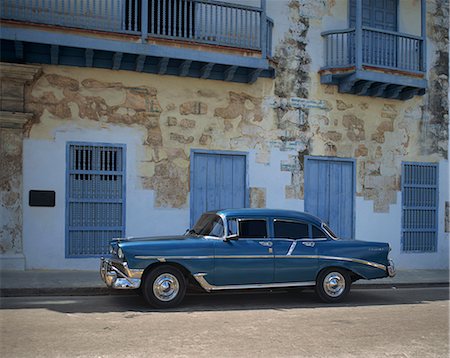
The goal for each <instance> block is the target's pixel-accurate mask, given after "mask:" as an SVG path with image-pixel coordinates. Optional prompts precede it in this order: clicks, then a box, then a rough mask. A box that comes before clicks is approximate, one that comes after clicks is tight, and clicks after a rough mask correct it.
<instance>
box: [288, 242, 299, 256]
mask: <svg viewBox="0 0 450 358" xmlns="http://www.w3.org/2000/svg"><path fill="white" fill-rule="evenodd" d="M296 246H297V241H294V242H292V244H291V246H290V247H289V250H288V252H287V254H286V256H291V255H292V252H294V250H295V247H296Z"/></svg>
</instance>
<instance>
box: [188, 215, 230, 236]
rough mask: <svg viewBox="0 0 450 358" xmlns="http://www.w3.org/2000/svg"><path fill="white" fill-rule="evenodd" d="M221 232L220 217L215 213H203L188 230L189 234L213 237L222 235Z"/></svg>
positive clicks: (221, 222)
mask: <svg viewBox="0 0 450 358" xmlns="http://www.w3.org/2000/svg"><path fill="white" fill-rule="evenodd" d="M223 232H224V230H223V221H222V218H221V217H220V216H219V215H216V214H203V215H202V216H201V217H200V219H198V220H197V222H196V223H195V225H194V227H193V228H192V229H191V230H189V233H191V234H197V235H202V236H215V237H222V236H223Z"/></svg>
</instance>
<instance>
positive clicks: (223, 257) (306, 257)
mask: <svg viewBox="0 0 450 358" xmlns="http://www.w3.org/2000/svg"><path fill="white" fill-rule="evenodd" d="M135 258H136V259H140V260H158V261H160V262H166V261H167V260H207V259H273V258H276V259H320V260H335V261H347V262H355V263H358V264H361V265H367V266H371V267H375V268H377V269H380V270H384V271H386V270H387V267H386V266H385V265H382V264H378V263H376V262H371V261H366V260H361V259H353V258H348V257H338V256H321V255H292V254H291V255H275V256H274V255H235V256H232V255H223V256H166V257H161V256H135ZM136 271H142V272H143V270H136ZM142 272H141V275H142ZM133 277H135V276H133Z"/></svg>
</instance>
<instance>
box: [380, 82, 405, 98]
mask: <svg viewBox="0 0 450 358" xmlns="http://www.w3.org/2000/svg"><path fill="white" fill-rule="evenodd" d="M404 88H406V87H405V86H399V85H391V86H390V87H389V88H388V89H387V90H386V91H384V96H383V97H385V98H392V99H399V94H400V92H401V91H403V89H404Z"/></svg>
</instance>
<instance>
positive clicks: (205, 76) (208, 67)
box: [200, 62, 214, 79]
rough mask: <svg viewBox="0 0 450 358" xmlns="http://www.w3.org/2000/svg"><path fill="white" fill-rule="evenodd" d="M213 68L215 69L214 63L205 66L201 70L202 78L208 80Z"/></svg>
mask: <svg viewBox="0 0 450 358" xmlns="http://www.w3.org/2000/svg"><path fill="white" fill-rule="evenodd" d="M213 67H214V63H212V62H210V63H207V64H206V65H204V66H203V67H202V68H201V70H200V78H203V79H208V78H209V75H210V74H211V71H212V69H213Z"/></svg>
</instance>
